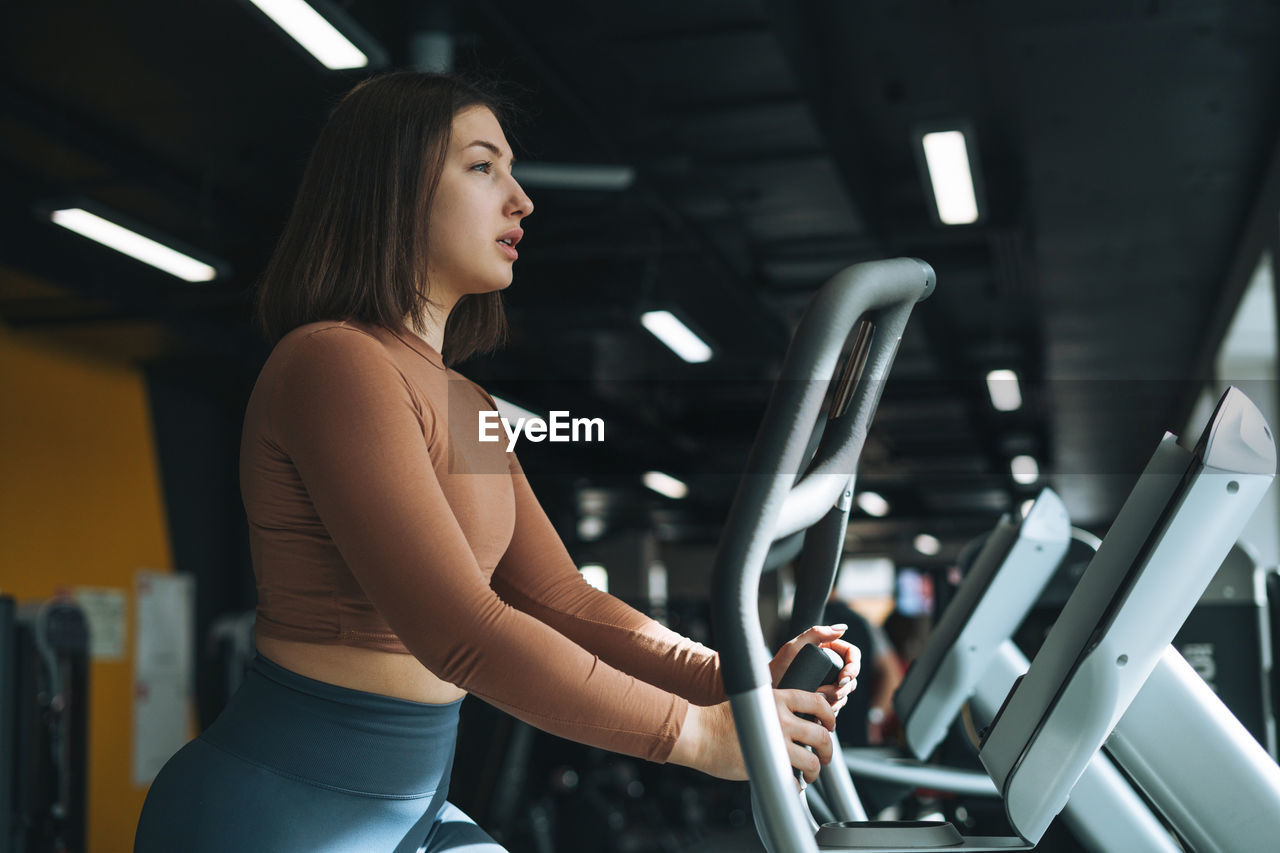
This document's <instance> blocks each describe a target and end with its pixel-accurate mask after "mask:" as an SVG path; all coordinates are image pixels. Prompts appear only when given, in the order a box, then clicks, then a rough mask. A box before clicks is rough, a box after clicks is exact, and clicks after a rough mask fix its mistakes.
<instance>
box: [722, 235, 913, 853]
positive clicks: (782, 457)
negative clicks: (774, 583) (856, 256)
mask: <svg viewBox="0 0 1280 853" xmlns="http://www.w3.org/2000/svg"><path fill="white" fill-rule="evenodd" d="M934 283H935V276H934V272H933V269H932V268H931V267H930V266H929V265H928V264H926V263H924V262H923V261H920V260H917V259H915V258H898V259H895V260H887V261H875V262H870V263H863V264H856V265H854V266H851V267H848V268H846V269H844V270H842V271H841V272H839V273H836V274H835V275H834V276H832V277H831V279H830V280H829V281H827V283H826V284H825V285H823V287H822V289H821V290H820V291H819V292H818V295H817V296H816V297H815V298H814V300H813V302H812V303H810V306H809V309H808V310H807V311H806V312H805V315H804V318H803V319H802V320H801V323H800V326H799V328H798V329H797V330H796V333H795V336H794V338H793V339H792V342H791V346H790V347H789V348H788V350H787V355H786V359H785V360H784V362H783V365H782V371H781V374H780V376H779V378H778V382H777V384H776V386H775V388H774V392H773V394H772V396H771V397H770V400H769V406H768V408H767V410H766V411H765V415H764V419H763V421H762V423H761V426H760V430H759V432H758V433H757V434H756V440H755V442H754V444H753V445H752V448H751V454H750V456H749V457H748V462H747V471H746V474H745V475H744V476H743V479H742V483H741V485H740V486H739V488H738V493H737V495H736V496H735V497H734V501H733V505H732V507H731V508H730V510H729V516H728V520H727V522H726V525H725V530H724V533H723V535H722V537H721V540H720V546H719V548H718V549H717V552H716V557H715V563H714V571H713V587H712V591H711V610H712V619H713V621H714V623H715V629H716V633H717V636H718V638H719V641H720V645H721V654H720V658H721V671H722V674H723V678H724V684H725V692H726V693H727V694H728V695H729V698H730V703H731V706H732V708H733V714H734V721H735V724H736V726H737V730H738V739H739V742H740V743H741V744H742V751H743V755H744V758H745V759H746V765H747V772H748V775H749V776H750V778H751V784H752V786H753V787H754V788H755V789H756V791H757V793H758V794H759V798H758V799H759V802H760V803H761V804H762V805H763V807H764V808H765V810H766V812H767V814H766V815H763V817H765V820H764V821H763V825H764V827H765V828H766V832H767V834H768V836H769V837H768V838H766V839H764V840H765V842H766V844H768V845H769V846H770V849H771V850H773V851H775V853H784V851H786V853H790V851H811V850H815V849H816V845H815V844H814V841H813V838H812V834H811V833H810V831H809V830H808V823H807V820H808V819H807V817H806V816H805V815H804V813H803V810H802V809H801V807H800V803H799V801H798V800H797V798H796V797H795V796H794V785H793V784H792V782H791V773H790V763H789V761H788V760H787V755H786V748H785V743H784V740H783V735H782V729H781V726H780V724H779V723H778V719H777V711H776V708H775V706H774V703H773V698H772V692H771V691H772V684H771V682H770V677H769V667H768V663H769V659H770V653H769V651H768V648H767V646H766V644H765V639H764V636H763V632H762V630H761V627H760V620H759V615H758V608H757V598H758V590H759V584H760V575H761V571H762V568H763V565H764V562H765V557H766V555H767V554H768V552H769V548H770V546H771V545H772V544H773V542H775V541H776V540H778V539H781V538H783V537H785V536H788V535H791V534H794V533H796V532H797V531H800V530H804V529H806V528H808V527H810V526H811V525H813V524H815V523H816V522H819V521H820V520H822V519H823V518H824V517H827V516H828V514H829V513H830V512H831V511H832V510H833V508H835V509H836V511H837V512H842V514H847V512H848V498H849V497H851V490H852V485H853V478H854V473H855V471H856V468H857V463H858V458H859V456H860V455H861V453H862V447H863V444H864V443H865V441H866V436H867V429H868V427H869V426H870V423H871V418H872V416H873V415H874V413H875V409H876V406H877V405H878V404H879V402H880V394H881V391H882V390H883V387H884V382H885V380H886V379H887V377H888V373H889V368H890V366H891V365H892V363H893V358H894V356H895V355H896V354H897V350H898V345H899V343H900V341H901V339H902V333H903V330H904V329H905V327H906V324H907V319H908V317H909V316H910V314H911V309H912V308H913V307H914V306H915V304H916V303H917V302H919V301H921V300H922V299H925V298H927V297H928V296H929V295H930V294H931V293H932V292H933V288H934ZM864 315H867V316H868V319H869V320H870V324H871V326H870V328H868V327H867V326H866V325H864V326H863V328H862V329H860V332H859V336H858V340H857V342H855V345H854V349H853V353H852V356H851V358H850V361H849V362H848V364H847V365H846V367H845V370H844V372H843V375H842V376H841V377H840V378H839V383H840V384H839V386H838V388H837V394H836V396H835V398H834V399H833V401H832V406H831V409H830V411H829V413H828V418H827V423H826V426H825V429H824V430H823V432H822V437H821V441H820V442H819V444H818V447H817V449H816V450H815V451H814V453H813V458H812V460H808V459H806V458H805V456H806V452H807V450H808V448H809V446H810V444H811V442H810V438H811V436H812V434H813V433H814V432H815V429H817V428H820V425H819V421H818V418H819V415H820V412H821V407H822V402H823V400H824V399H825V397H826V395H827V391H828V389H829V387H830V384H831V382H832V381H833V380H834V379H836V377H835V369H836V367H837V362H838V360H839V358H840V354H841V352H842V350H843V349H844V345H845V342H846V341H847V339H848V337H849V334H850V332H851V331H852V330H853V328H854V325H855V324H856V323H857V322H858V320H859V319H861V318H863V317H864ZM854 381H856V385H853V384H851V383H853V382H854ZM802 467H803V468H804V469H805V470H804V474H803V476H801V475H800V472H801V470H802ZM822 539H823V540H824V542H825V541H826V540H831V542H834V541H836V537H826V536H824V537H822ZM839 541H840V542H842V541H843V536H840V537H839ZM831 542H826V545H827V548H826V550H829V547H830V545H831ZM830 556H831V558H832V559H831V562H832V565H831V566H830V567H829V572H828V573H827V576H826V581H825V582H826V584H827V587H828V589H829V587H830V583H831V578H832V573H834V571H835V558H836V557H837V556H838V554H832V555H830ZM806 562H808V561H806ZM815 562H817V561H815ZM822 562H826V561H822ZM810 580H812V579H810ZM821 584H822V580H821V579H818V580H816V581H813V583H809V586H814V587H815V588H816V587H817V586H821ZM807 597H809V598H812V597H813V592H812V591H810V592H809V594H808V596H807ZM797 844H800V846H796V845H797Z"/></svg>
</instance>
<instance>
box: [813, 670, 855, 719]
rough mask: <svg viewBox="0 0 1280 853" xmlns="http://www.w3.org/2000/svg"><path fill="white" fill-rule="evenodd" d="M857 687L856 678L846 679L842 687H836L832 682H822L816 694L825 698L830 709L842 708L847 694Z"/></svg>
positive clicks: (847, 696)
mask: <svg viewBox="0 0 1280 853" xmlns="http://www.w3.org/2000/svg"><path fill="white" fill-rule="evenodd" d="M857 687H858V679H856V678H855V679H853V680H852V681H848V682H846V683H845V684H844V686H842V687H836V686H835V685H834V684H824V685H822V686H821V687H819V688H818V694H819V695H820V696H822V697H823V698H825V699H826V700H827V704H829V705H830V706H831V710H833V711H834V710H836V709H837V708H843V707H844V703H845V700H847V699H848V698H849V694H850V693H852V692H853V691H854V690H856V689H857Z"/></svg>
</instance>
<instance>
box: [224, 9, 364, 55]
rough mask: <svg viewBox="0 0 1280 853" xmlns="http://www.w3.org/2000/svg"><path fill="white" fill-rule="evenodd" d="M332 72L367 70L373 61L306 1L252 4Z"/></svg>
mask: <svg viewBox="0 0 1280 853" xmlns="http://www.w3.org/2000/svg"><path fill="white" fill-rule="evenodd" d="M249 2H251V3H253V5H255V6H257V7H258V8H259V9H261V10H262V12H263V14H265V15H266V16H267V17H268V18H270V19H271V20H273V21H275V22H276V24H277V25H278V26H279V27H280V29H282V30H284V31H285V32H286V33H288V34H289V36H290V37H291V38H292V39H293V40H294V41H296V42H297V43H298V44H300V45H302V47H303V48H304V49H305V50H306V51H307V52H308V53H310V54H311V55H312V56H314V57H315V58H316V59H317V60H319V62H320V64H321V65H323V66H324V67H325V68H328V69H329V70H331V71H340V70H342V69H346V68H364V67H365V66H366V65H368V64H369V57H368V56H366V55H365V54H364V52H363V51H362V50H360V48H358V47H356V46H355V45H354V44H352V43H351V41H350V40H349V39H347V37H346V36H344V35H343V34H342V33H340V32H338V30H337V28H336V27H334V26H333V24H331V23H329V22H328V21H327V20H325V18H324V16H323V15H321V14H320V13H319V12H317V11H316V10H315V9H313V8H311V6H309V5H307V4H306V3H305V2H303V0H249Z"/></svg>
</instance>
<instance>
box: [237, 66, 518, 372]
mask: <svg viewBox="0 0 1280 853" xmlns="http://www.w3.org/2000/svg"><path fill="white" fill-rule="evenodd" d="M473 106H485V107H488V108H489V109H490V110H492V111H493V113H494V115H495V116H497V118H498V121H499V122H502V123H505V120H506V119H507V118H508V115H509V113H510V104H509V102H508V101H507V100H506V99H505V98H503V97H502V96H500V95H498V94H497V93H496V92H495V91H494V90H493V87H492V86H491V85H488V84H483V83H480V82H477V81H472V80H467V79H464V78H461V77H458V76H454V75H450V74H426V73H420V72H416V71H397V72H392V73H390V74H381V75H378V76H376V77H371V78H369V79H367V80H365V81H363V82H362V83H360V84H359V85H357V86H356V87H355V88H354V89H352V90H351V91H350V92H348V93H347V94H346V95H345V96H344V97H343V99H342V100H341V101H340V102H339V103H338V106H337V107H336V108H335V109H334V110H333V113H332V114H331V115H330V116H329V120H328V122H326V123H325V125H324V128H323V129H322V130H321V131H320V137H319V139H318V140H317V141H316V144H315V148H314V149H313V150H312V152H311V157H310V158H309V159H308V161H307V165H306V169H305V171H304V172H303V176H302V184H301V186H300V187H299V188H298V197H297V200H296V201H295V202H294V205H293V211H292V213H290V215H289V219H288V222H286V223H285V226H284V232H283V233H282V234H281V235H280V240H279V242H278V243H277V244H276V248H275V251H274V252H273V253H272V255H271V260H270V261H269V262H268V263H267V267H266V270H265V272H264V273H263V275H262V278H261V280H260V282H259V286H258V293H257V297H256V303H255V307H254V321H255V322H256V324H257V325H258V327H259V328H260V329H261V330H262V331H263V332H264V333H265V334H266V336H267V338H268V340H269V341H270V342H271V343H272V345H274V344H275V343H276V342H277V341H279V340H280V338H281V337H283V336H284V335H285V334H287V333H288V332H289V331H290V330H291V329H295V328H297V327H298V326H301V325H303V324H305V323H311V322H315V321H317V320H360V321H364V322H367V323H372V324H375V325H379V326H384V327H387V328H391V329H398V328H402V327H403V326H404V323H405V321H406V320H408V321H409V322H410V323H411V324H412V326H413V330H414V331H415V332H417V333H419V334H422V333H423V332H424V329H423V327H422V325H421V321H422V318H423V316H424V313H425V311H426V309H427V307H428V306H429V305H431V304H433V303H432V302H431V299H430V296H431V293H430V290H431V289H430V282H428V281H427V276H426V270H427V244H428V239H429V233H430V228H429V227H428V226H429V222H428V212H429V211H430V209H431V200H432V198H433V197H434V196H435V192H436V187H437V186H438V185H439V182H440V173H441V171H442V170H443V168H444V163H445V155H446V154H447V153H448V149H449V137H450V135H451V133H452V129H453V117H454V116H455V115H457V114H458V113H459V112H461V111H462V110H465V109H467V108H468V107H473ZM506 335H507V320H506V314H505V313H504V311H503V308H502V293H501V292H500V291H495V292H493V293H485V294H468V295H465V296H463V297H461V298H460V299H459V300H458V303H457V305H456V306H454V308H453V311H451V312H450V314H449V321H448V324H447V325H446V327H445V335H444V352H443V353H442V355H443V356H444V359H445V363H446V364H450V365H452V364H457V363H459V362H462V361H464V360H466V359H467V358H468V357H470V356H472V355H475V354H477V353H485V352H491V351H493V350H494V349H496V348H497V347H499V346H500V345H501V344H502V343H503V342H504V341H505V339H506Z"/></svg>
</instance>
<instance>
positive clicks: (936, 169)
mask: <svg viewBox="0 0 1280 853" xmlns="http://www.w3.org/2000/svg"><path fill="white" fill-rule="evenodd" d="M921 142H922V144H923V145H924V160H925V163H926V165H928V167H929V182H930V183H931V184H932V186H933V199H934V202H935V203H936V204H937V205H938V218H939V219H941V220H942V222H943V224H944V225H968V224H969V223H971V222H976V221H977V220H978V200H977V198H976V197H975V195H974V192H973V174H972V173H971V172H970V170H969V153H968V150H967V148H966V146H965V142H964V134H963V133H962V132H960V131H958V130H946V131H941V132H938V133H926V134H925V135H924V137H923V138H922V140H921Z"/></svg>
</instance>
